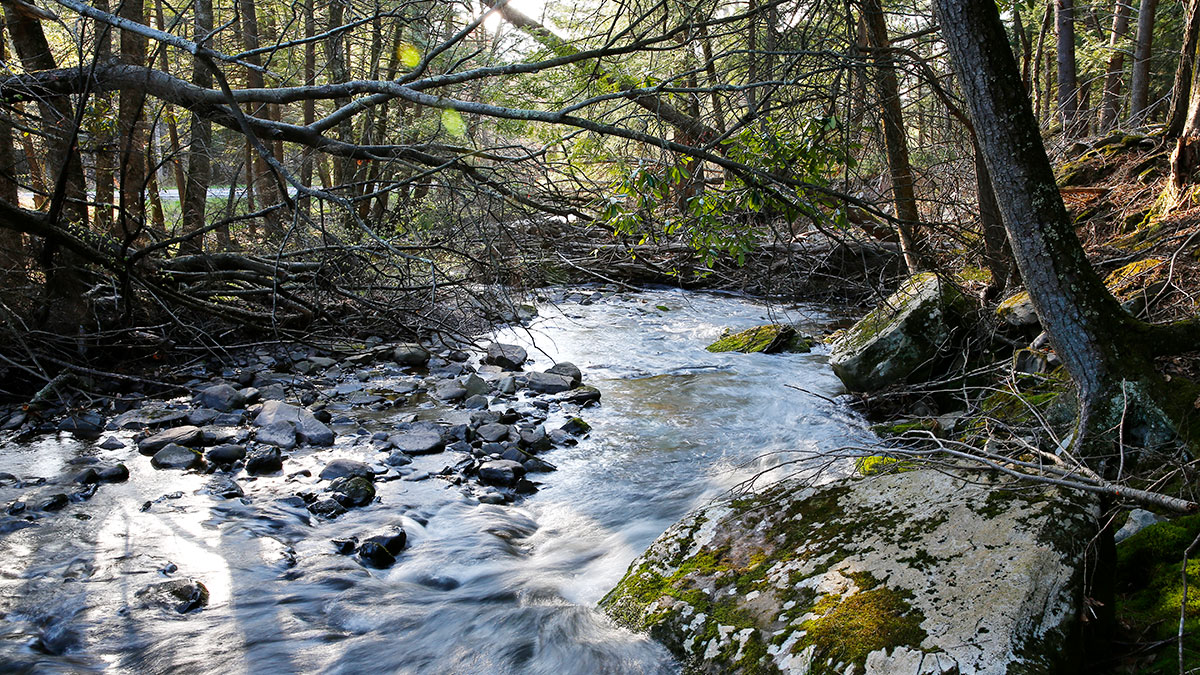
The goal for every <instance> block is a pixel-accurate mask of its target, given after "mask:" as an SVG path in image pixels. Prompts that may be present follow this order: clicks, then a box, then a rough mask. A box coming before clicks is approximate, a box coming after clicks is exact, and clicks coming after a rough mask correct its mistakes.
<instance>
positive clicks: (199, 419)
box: [187, 408, 221, 427]
mask: <svg viewBox="0 0 1200 675" xmlns="http://www.w3.org/2000/svg"><path fill="white" fill-rule="evenodd" d="M220 414H221V413H220V412H218V411H216V410H213V409H212V408H198V409H196V410H193V411H191V412H189V413H188V416H187V423H188V424H190V425H192V426H196V427H202V426H204V425H206V424H208V423H210V422H212V421H213V420H215V419H217V417H218V416H219V415H220Z"/></svg>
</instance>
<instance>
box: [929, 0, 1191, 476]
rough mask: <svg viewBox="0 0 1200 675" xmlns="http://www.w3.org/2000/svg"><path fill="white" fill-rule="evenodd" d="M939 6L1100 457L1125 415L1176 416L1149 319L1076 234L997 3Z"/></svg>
mask: <svg viewBox="0 0 1200 675" xmlns="http://www.w3.org/2000/svg"><path fill="white" fill-rule="evenodd" d="M936 9H937V15H938V19H939V22H940V24H941V26H942V34H943V37H944V39H945V41H946V45H947V47H948V51H949V53H950V56H951V61H952V63H953V65H954V70H955V73H956V74H957V76H958V81H959V85H960V87H961V89H962V92H963V97H964V99H965V101H966V103H967V108H968V110H969V112H970V115H971V119H972V122H973V124H974V127H975V130H976V132H977V134H978V139H979V145H980V147H981V148H982V150H983V155H984V160H985V161H986V163H987V168H988V171H989V172H990V174H991V178H992V186H993V188H994V189H995V192H996V197H997V200H998V202H999V205H1000V211H1001V213H1002V214H1003V217H1004V225H1005V228H1006V229H1007V231H1008V235H1009V236H1008V239H1009V241H1010V242H1011V243H1012V247H1013V257H1014V258H1015V260H1016V263H1017V268H1018V269H1019V270H1020V273H1021V278H1022V279H1023V281H1024V282H1025V288H1026V289H1027V290H1028V291H1029V295H1030V298H1031V299H1032V301H1033V305H1034V308H1035V309H1036V311H1037V315H1038V318H1039V319H1040V320H1041V322H1042V326H1043V327H1044V328H1045V329H1046V332H1047V334H1048V335H1049V336H1050V342H1051V344H1052V345H1053V346H1054V349H1055V352H1056V353H1057V354H1058V356H1059V358H1061V359H1062V362H1063V365H1064V366H1065V367H1066V369H1067V372H1068V373H1070V375H1071V377H1072V379H1073V380H1074V381H1075V384H1076V386H1077V387H1078V391H1079V401H1080V412H1079V422H1078V427H1077V434H1076V437H1075V440H1076V447H1077V448H1078V449H1079V450H1080V451H1081V453H1082V454H1083V456H1084V457H1086V458H1087V459H1089V460H1092V461H1094V462H1095V461H1097V460H1098V459H1099V457H1100V456H1101V455H1103V454H1107V453H1109V452H1111V450H1112V447H1113V446H1112V445H1111V444H1110V443H1111V442H1112V441H1113V440H1116V439H1114V438H1113V437H1112V436H1111V435H1109V433H1108V432H1109V430H1113V429H1119V428H1120V429H1124V428H1125V425H1123V424H1122V420H1123V419H1125V418H1124V417H1123V416H1124V415H1126V414H1128V415H1129V416H1130V417H1129V419H1130V420H1133V419H1137V418H1139V417H1140V418H1142V419H1154V420H1155V421H1156V422H1157V421H1161V420H1163V419H1164V418H1167V415H1168V413H1167V412H1166V409H1167V406H1165V405H1163V404H1162V401H1163V400H1164V397H1165V396H1166V395H1167V394H1166V389H1165V384H1164V382H1163V381H1162V379H1161V377H1160V376H1159V375H1158V374H1157V372H1156V371H1155V369H1154V365H1153V362H1152V360H1151V359H1150V355H1149V353H1148V352H1147V351H1144V349H1143V347H1142V345H1143V344H1144V342H1141V341H1139V340H1138V338H1137V337H1136V335H1135V334H1136V330H1135V329H1136V328H1137V327H1139V326H1143V324H1140V323H1139V322H1137V321H1136V320H1134V319H1133V318H1132V317H1131V316H1130V315H1129V314H1127V313H1125V312H1124V310H1122V309H1121V306H1120V305H1119V304H1118V303H1117V301H1116V299H1114V298H1113V296H1112V295H1111V294H1110V293H1109V292H1108V290H1107V289H1106V288H1105V286H1104V283H1103V282H1102V281H1101V279H1100V277H1099V276H1098V275H1097V274H1096V272H1095V271H1094V270H1093V269H1092V266H1091V264H1090V263H1089V262H1088V260H1087V257H1086V256H1085V254H1084V251H1083V246H1082V245H1081V244H1080V242H1079V239H1078V238H1077V237H1076V235H1075V232H1074V228H1073V227H1072V224H1071V219H1070V218H1069V216H1068V215H1067V211H1066V208H1065V207H1064V206H1063V202H1062V197H1061V195H1060V194H1059V190H1058V186H1057V184H1056V183H1055V180H1054V172H1053V170H1052V168H1051V166H1050V160H1049V159H1048V158H1047V157H1046V152H1045V148H1044V147H1043V145H1042V140H1041V136H1040V135H1039V133H1038V127H1037V122H1036V120H1035V119H1034V117H1033V113H1032V111H1031V110H1030V107H1029V101H1028V99H1027V98H1026V97H1025V96H1024V95H1023V93H1022V91H1021V87H1020V73H1019V72H1018V71H1017V66H1016V63H1015V62H1014V61H1013V58H1012V52H1011V51H1010V50H1009V48H1008V42H1007V39H1006V37H1005V34H1004V26H1003V24H1002V23H1001V21H1000V15H999V12H998V10H997V8H996V5H995V4H993V3H990V2H986V3H985V2H975V1H974V0H937V2H936ZM1172 426H1173V428H1174V429H1176V430H1179V429H1181V428H1182V427H1181V426H1180V425H1172ZM1101 468H1102V467H1101Z"/></svg>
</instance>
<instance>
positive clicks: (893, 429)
mask: <svg viewBox="0 0 1200 675" xmlns="http://www.w3.org/2000/svg"><path fill="white" fill-rule="evenodd" d="M871 431H874V432H875V434H876V435H877V436H881V437H883V438H892V437H895V436H904V435H905V434H909V433H912V432H921V431H928V432H930V433H932V434H934V435H935V436H941V432H942V425H941V424H940V423H938V421H937V420H935V419H933V418H932V417H924V418H921V419H918V420H906V421H903V422H889V423H887V424H875V425H872V426H871ZM914 435H916V434H914Z"/></svg>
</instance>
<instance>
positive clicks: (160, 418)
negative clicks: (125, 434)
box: [113, 406, 187, 429]
mask: <svg viewBox="0 0 1200 675" xmlns="http://www.w3.org/2000/svg"><path fill="white" fill-rule="evenodd" d="M185 419H187V412H186V411H184V410H170V409H167V408H155V407H150V406H147V407H142V408H138V409H137V410H130V411H128V412H124V413H121V414H120V415H117V416H116V418H114V419H113V425H115V426H116V428H118V429H140V428H143V427H148V428H151V429H158V428H162V427H170V426H175V425H176V424H179V423H180V422H182V421H184V420H185Z"/></svg>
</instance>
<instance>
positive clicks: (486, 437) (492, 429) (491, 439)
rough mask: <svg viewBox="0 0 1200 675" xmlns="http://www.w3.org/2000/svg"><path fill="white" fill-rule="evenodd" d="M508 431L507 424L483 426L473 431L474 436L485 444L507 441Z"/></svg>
mask: <svg viewBox="0 0 1200 675" xmlns="http://www.w3.org/2000/svg"><path fill="white" fill-rule="evenodd" d="M509 431H510V427H509V426H508V425H507V424H498V423H497V424H485V425H483V426H481V427H479V428H478V429H476V430H475V435H476V436H478V437H479V438H481V439H483V441H484V442H486V443H495V442H497V441H503V440H507V439H508V433H509Z"/></svg>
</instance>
